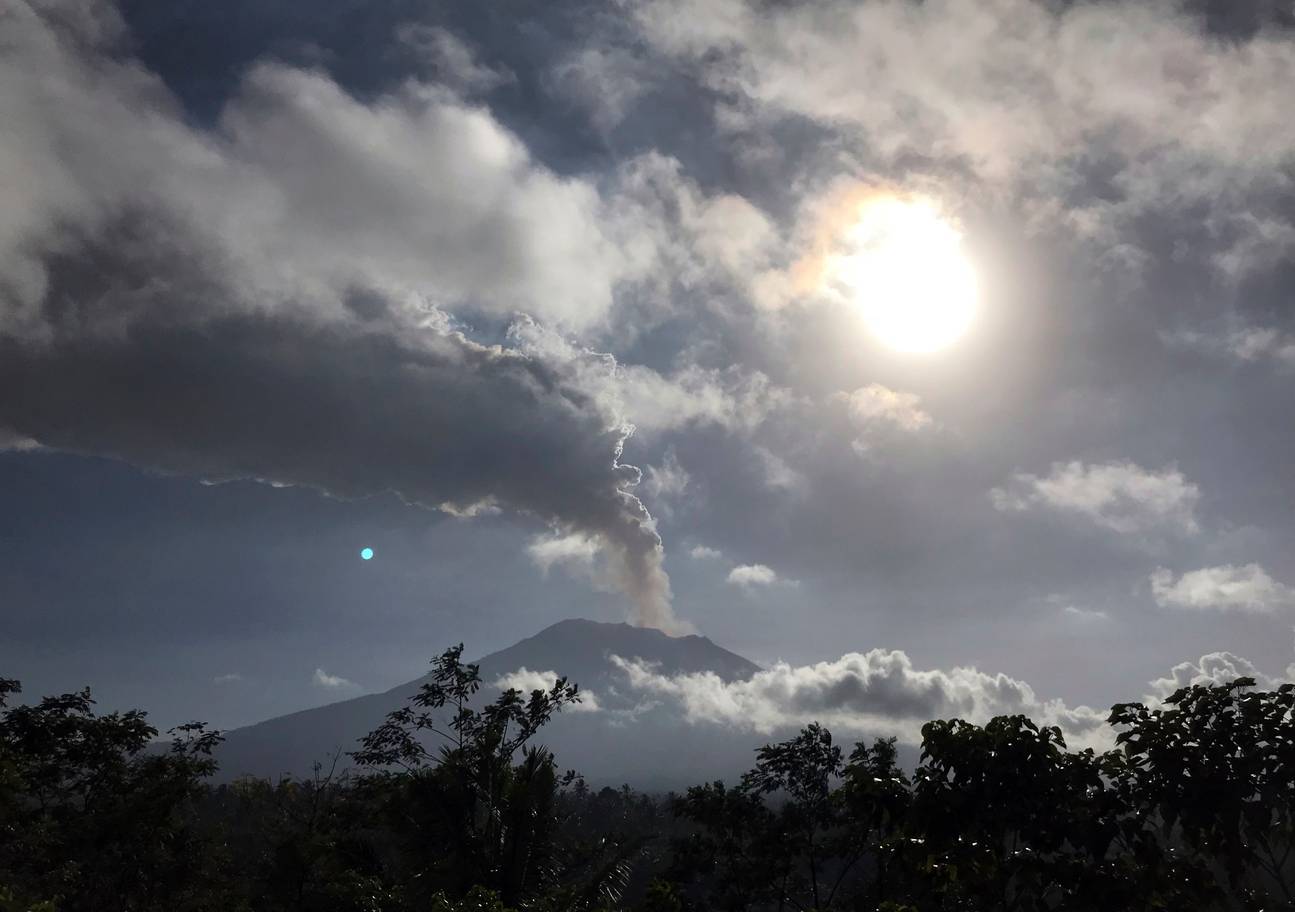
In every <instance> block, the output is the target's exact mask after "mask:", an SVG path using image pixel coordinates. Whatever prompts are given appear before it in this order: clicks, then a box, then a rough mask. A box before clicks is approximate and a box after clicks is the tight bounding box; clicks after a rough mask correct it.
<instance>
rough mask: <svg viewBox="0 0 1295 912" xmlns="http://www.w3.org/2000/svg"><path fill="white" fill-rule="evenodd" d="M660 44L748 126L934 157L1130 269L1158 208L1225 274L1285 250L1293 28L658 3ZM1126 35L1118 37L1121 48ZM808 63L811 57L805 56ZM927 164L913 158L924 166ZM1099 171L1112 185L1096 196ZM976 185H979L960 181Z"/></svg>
mask: <svg viewBox="0 0 1295 912" xmlns="http://www.w3.org/2000/svg"><path fill="white" fill-rule="evenodd" d="M635 11H636V13H635V14H636V18H637V20H638V24H639V29H640V32H641V34H642V36H643V38H644V40H645V41H646V42H647V43H648V45H649V46H651V47H653V48H655V49H656V50H657V51H659V52H660V53H663V54H665V55H667V56H668V57H671V58H673V59H675V60H677V61H680V64H679V65H682V66H686V67H690V68H691V69H692V70H693V71H695V72H697V74H698V78H700V79H701V80H702V81H703V83H704V84H705V85H707V86H708V87H709V88H710V89H712V90H713V91H714V93H715V97H716V99H717V101H716V105H717V107H718V111H717V120H718V121H719V123H720V124H721V125H722V126H727V128H728V129H729V131H730V132H732V133H733V134H735V135H737V136H738V137H743V138H745V137H747V136H755V135H759V134H761V133H762V132H763V133H767V132H769V131H770V130H771V129H772V126H773V125H775V124H777V123H779V122H780V120H783V119H786V118H788V117H795V118H801V119H806V120H809V121H811V122H813V123H815V124H817V125H819V126H820V127H821V128H823V129H826V130H830V131H832V132H833V133H834V134H836V135H838V136H841V137H842V138H843V139H844V140H845V144H847V145H848V146H853V147H854V148H857V149H861V150H866V153H864V154H866V155H867V157H868V160H869V163H870V164H871V165H872V167H876V168H882V169H885V168H887V167H894V168H902V169H904V170H908V171H912V170H915V169H917V168H921V167H922V164H921V163H926V167H927V168H928V169H929V171H932V172H936V173H939V171H941V170H944V171H945V172H946V173H947V172H954V173H957V174H958V175H959V176H960V177H963V178H964V179H965V178H970V180H971V182H972V183H973V184H974V183H979V184H980V185H981V186H983V187H985V188H990V189H992V190H994V191H996V192H1002V191H1004V190H1007V191H1010V192H1012V193H1013V194H1014V195H1015V196H1016V198H1018V199H1020V200H1021V205H1022V206H1023V208H1024V210H1025V212H1026V213H1027V215H1028V216H1029V218H1030V220H1031V222H1032V223H1033V225H1034V226H1035V227H1038V228H1047V227H1057V228H1061V229H1064V230H1066V231H1068V232H1070V233H1071V234H1072V235H1074V236H1077V237H1079V238H1080V239H1082V240H1083V241H1085V242H1090V243H1093V244H1094V245H1096V246H1097V247H1098V248H1099V249H1101V250H1103V251H1107V252H1110V253H1112V254H1116V255H1118V256H1119V257H1120V258H1122V259H1123V260H1124V261H1125V262H1132V263H1135V264H1136V263H1141V262H1147V261H1148V260H1150V259H1151V256H1150V254H1148V252H1147V251H1146V250H1143V249H1140V247H1139V246H1138V245H1137V242H1136V239H1134V240H1133V241H1130V235H1132V234H1134V233H1135V231H1136V227H1137V224H1138V222H1139V219H1141V218H1143V217H1145V216H1146V215H1147V214H1148V213H1153V212H1160V213H1185V212H1194V213H1199V214H1200V217H1201V218H1203V219H1204V220H1205V221H1206V222H1207V223H1208V224H1209V226H1210V230H1211V232H1212V233H1213V234H1215V235H1216V236H1217V237H1221V238H1223V239H1224V242H1225V244H1226V245H1227V247H1228V249H1227V250H1225V251H1223V252H1221V253H1218V254H1216V255H1215V256H1213V257H1212V258H1211V259H1212V261H1213V262H1214V263H1215V265H1216V266H1217V268H1218V269H1219V271H1220V274H1221V275H1223V276H1225V277H1226V276H1231V275H1233V274H1234V273H1235V271H1236V270H1237V269H1244V268H1248V267H1249V266H1250V264H1251V263H1253V262H1255V261H1256V260H1262V261H1267V262H1271V260H1272V258H1273V257H1274V256H1278V255H1280V253H1279V252H1280V251H1289V250H1290V249H1291V247H1290V245H1291V244H1293V243H1295V236H1293V235H1292V232H1291V231H1290V229H1289V220H1288V219H1281V218H1280V217H1266V214H1267V213H1268V212H1271V211H1272V198H1273V196H1274V195H1281V194H1285V193H1287V192H1288V191H1289V187H1288V184H1287V181H1286V177H1285V167H1286V164H1287V163H1288V162H1289V160H1290V156H1291V154H1292V152H1293V151H1295V125H1292V123H1291V121H1290V119H1289V118H1288V117H1287V116H1286V108H1287V105H1286V99H1285V94H1284V92H1283V86H1285V85H1286V84H1287V82H1288V80H1289V79H1290V78H1291V77H1292V75H1293V74H1295V45H1292V43H1291V42H1290V41H1289V38H1288V36H1287V34H1286V33H1285V32H1284V31H1282V30H1281V29H1277V28H1274V29H1261V30H1257V31H1255V32H1254V33H1253V34H1251V35H1246V36H1238V37H1236V38H1234V39H1229V40H1219V38H1218V37H1217V36H1215V35H1211V34H1209V33H1208V32H1207V31H1206V29H1205V28H1204V17H1203V16H1200V15H1197V14H1195V13H1194V12H1193V11H1192V10H1191V9H1190V6H1189V5H1184V4H1163V3H1160V4H1143V3H1133V2H1115V3H1073V4H1072V3H1066V4H1056V3H1049V2H1045V0H992V2H987V3H977V4H966V3H961V2H958V0H933V2H926V3H922V4H917V5H913V4H910V3H903V2H877V3H866V4H859V3H854V2H851V0H824V2H818V3H812V4H781V5H775V6H765V5H759V4H750V3H747V2H745V0H649V2H645V3H642V4H638V5H637V6H636V8H635ZM1112 36H1119V40H1118V41H1116V40H1112ZM811 61H812V63H813V65H809V62H811ZM915 162H916V163H918V164H916V165H915V164H914V163H915ZM1095 173H1098V174H1100V179H1101V182H1102V186H1103V188H1104V191H1103V192H1102V193H1100V194H1097V193H1091V192H1084V188H1085V186H1086V185H1089V184H1090V183H1091V182H1093V180H1094V174H1095ZM964 183H966V181H965V180H964Z"/></svg>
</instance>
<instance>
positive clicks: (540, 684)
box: [494, 665, 602, 712]
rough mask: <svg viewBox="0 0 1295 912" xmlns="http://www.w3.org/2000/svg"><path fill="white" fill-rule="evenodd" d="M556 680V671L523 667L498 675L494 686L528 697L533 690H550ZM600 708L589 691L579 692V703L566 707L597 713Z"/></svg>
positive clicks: (576, 710) (595, 698)
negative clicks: (516, 691)
mask: <svg viewBox="0 0 1295 912" xmlns="http://www.w3.org/2000/svg"><path fill="white" fill-rule="evenodd" d="M557 679H558V673H557V672H556V671H531V670H529V669H528V668H527V667H526V666H525V665H523V666H522V667H521V668H519V669H517V670H516V671H511V672H509V673H508V674H504V675H500V676H499V677H498V678H497V679H496V680H495V682H494V684H495V687H497V688H499V689H500V690H510V689H511V690H519V691H521V692H522V694H524V695H525V696H528V697H529V696H530V694H531V692H532V691H535V690H542V691H545V692H547V691H550V690H552V689H553V684H554V682H555V681H557ZM601 708H602V707H600V706H599V705H598V696H597V695H596V694H595V693H594V692H593V691H591V690H581V691H580V702H579V703H575V704H572V705H571V706H569V707H567V709H568V710H570V711H571V712H598V711H599V710H600V709H601Z"/></svg>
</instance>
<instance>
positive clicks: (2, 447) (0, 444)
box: [0, 427, 40, 453]
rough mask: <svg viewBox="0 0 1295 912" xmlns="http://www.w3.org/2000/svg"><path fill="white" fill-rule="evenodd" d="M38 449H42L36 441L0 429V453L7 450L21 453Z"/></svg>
mask: <svg viewBox="0 0 1295 912" xmlns="http://www.w3.org/2000/svg"><path fill="white" fill-rule="evenodd" d="M36 449H40V444H39V443H37V442H36V441H35V440H32V439H31V438H30V437H26V436H24V435H22V434H18V433H15V432H14V431H10V430H7V429H5V428H3V427H0V453H3V452H5V451H6V450H9V451H13V452H18V453H21V452H24V451H26V450H36Z"/></svg>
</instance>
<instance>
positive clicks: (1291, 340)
mask: <svg viewBox="0 0 1295 912" xmlns="http://www.w3.org/2000/svg"><path fill="white" fill-rule="evenodd" d="M1161 338H1162V339H1163V340H1164V341H1165V342H1166V343H1167V344H1169V345H1172V346H1175V347H1179V348H1187V349H1193V350H1195V351H1199V352H1203V353H1205V354H1208V355H1213V356H1215V357H1226V358H1231V359H1233V360H1236V361H1242V362H1246V363H1253V362H1260V361H1266V362H1270V363H1272V364H1275V365H1276V366H1278V367H1286V368H1291V367H1295V336H1292V335H1290V334H1288V333H1283V332H1281V331H1280V330H1278V329H1275V328H1273V327H1270V326H1241V327H1236V328H1232V329H1229V330H1226V331H1221V330H1220V331H1212V332H1211V331H1206V330H1190V329H1189V330H1178V331H1175V332H1166V333H1162V334H1161Z"/></svg>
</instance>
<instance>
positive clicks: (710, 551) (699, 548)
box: [688, 545, 724, 560]
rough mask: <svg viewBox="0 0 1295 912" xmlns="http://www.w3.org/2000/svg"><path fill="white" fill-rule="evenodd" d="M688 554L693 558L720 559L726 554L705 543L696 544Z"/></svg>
mask: <svg viewBox="0 0 1295 912" xmlns="http://www.w3.org/2000/svg"><path fill="white" fill-rule="evenodd" d="M688 556H689V557H691V558H692V559H693V560H719V559H720V558H721V557H723V556H724V552H723V551H720V550H719V549H718V548H708V547H707V546H705V545H696V546H694V547H693V549H692V550H691V551H689V552H688Z"/></svg>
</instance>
